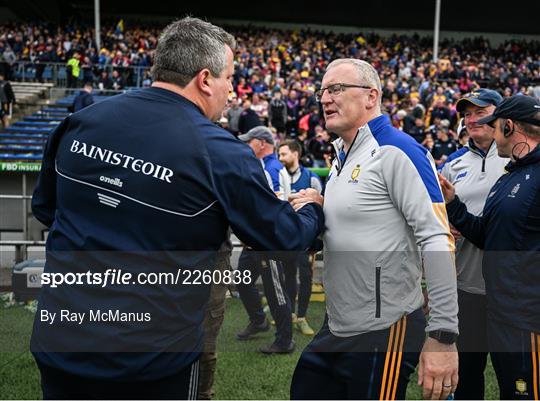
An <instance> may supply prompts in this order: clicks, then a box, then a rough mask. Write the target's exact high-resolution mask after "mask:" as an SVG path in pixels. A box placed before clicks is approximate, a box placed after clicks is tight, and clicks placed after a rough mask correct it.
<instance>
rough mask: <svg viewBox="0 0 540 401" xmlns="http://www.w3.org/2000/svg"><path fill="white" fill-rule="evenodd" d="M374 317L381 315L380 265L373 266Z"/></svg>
mask: <svg viewBox="0 0 540 401" xmlns="http://www.w3.org/2000/svg"><path fill="white" fill-rule="evenodd" d="M375 317H377V318H379V317H381V266H380V265H377V266H376V267H375Z"/></svg>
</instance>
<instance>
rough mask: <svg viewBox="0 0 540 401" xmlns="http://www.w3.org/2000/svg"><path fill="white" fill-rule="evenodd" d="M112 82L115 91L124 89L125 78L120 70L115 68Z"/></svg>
mask: <svg viewBox="0 0 540 401" xmlns="http://www.w3.org/2000/svg"><path fill="white" fill-rule="evenodd" d="M111 82H112V89H114V90H115V91H119V90H122V89H124V79H123V78H122V76H121V75H120V72H119V71H118V70H113V72H112V77H111Z"/></svg>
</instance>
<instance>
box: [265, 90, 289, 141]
mask: <svg viewBox="0 0 540 401" xmlns="http://www.w3.org/2000/svg"><path fill="white" fill-rule="evenodd" d="M268 125H269V126H270V127H274V128H275V129H276V131H277V133H278V134H280V135H281V136H282V135H284V134H285V127H286V125H287V104H286V103H285V101H284V100H283V99H282V93H281V91H280V90H276V91H274V97H273V98H272V100H271V101H270V105H269V107H268Z"/></svg>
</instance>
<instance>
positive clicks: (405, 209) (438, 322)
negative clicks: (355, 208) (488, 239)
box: [381, 144, 458, 333]
mask: <svg viewBox="0 0 540 401" xmlns="http://www.w3.org/2000/svg"><path fill="white" fill-rule="evenodd" d="M406 145H407V146H406V147H405V149H401V148H399V147H395V146H388V147H385V149H384V152H381V158H382V160H381V161H382V174H383V176H384V180H385V182H386V185H387V188H388V191H389V195H390V198H391V199H392V201H393V203H394V204H395V206H396V207H397V208H398V209H399V210H400V211H401V213H402V214H403V217H404V218H405V220H406V221H407V224H408V225H409V226H410V227H411V228H412V230H413V232H414V236H415V238H416V243H417V245H418V247H419V248H420V251H421V254H422V259H423V264H424V272H425V278H426V282H427V287H428V293H429V306H430V318H429V321H428V326H427V329H426V330H427V331H433V330H439V329H443V330H446V331H452V332H455V333H457V332H458V319H457V312H458V304H457V278H456V268H455V262H454V248H455V246H454V239H453V237H452V235H451V234H450V228H449V225H448V219H447V216H446V210H445V206H444V200H443V196H442V192H441V189H440V186H439V182H438V180H437V177H436V172H435V166H434V163H433V159H432V158H431V156H429V154H428V153H427V152H424V151H423V150H422V149H420V147H416V146H412V145H408V144H406Z"/></svg>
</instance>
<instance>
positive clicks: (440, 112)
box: [431, 95, 452, 121]
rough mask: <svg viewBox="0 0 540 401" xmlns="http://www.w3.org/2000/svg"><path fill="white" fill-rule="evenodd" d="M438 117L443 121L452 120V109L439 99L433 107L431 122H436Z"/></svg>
mask: <svg viewBox="0 0 540 401" xmlns="http://www.w3.org/2000/svg"><path fill="white" fill-rule="evenodd" d="M443 96H444V95H443ZM437 117H438V118H440V119H441V120H448V121H450V118H451V117H452V116H451V114H450V109H449V108H448V106H447V105H446V103H445V101H444V100H443V99H442V98H438V100H436V101H435V107H433V110H432V111H431V121H433V120H435V118H437Z"/></svg>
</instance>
